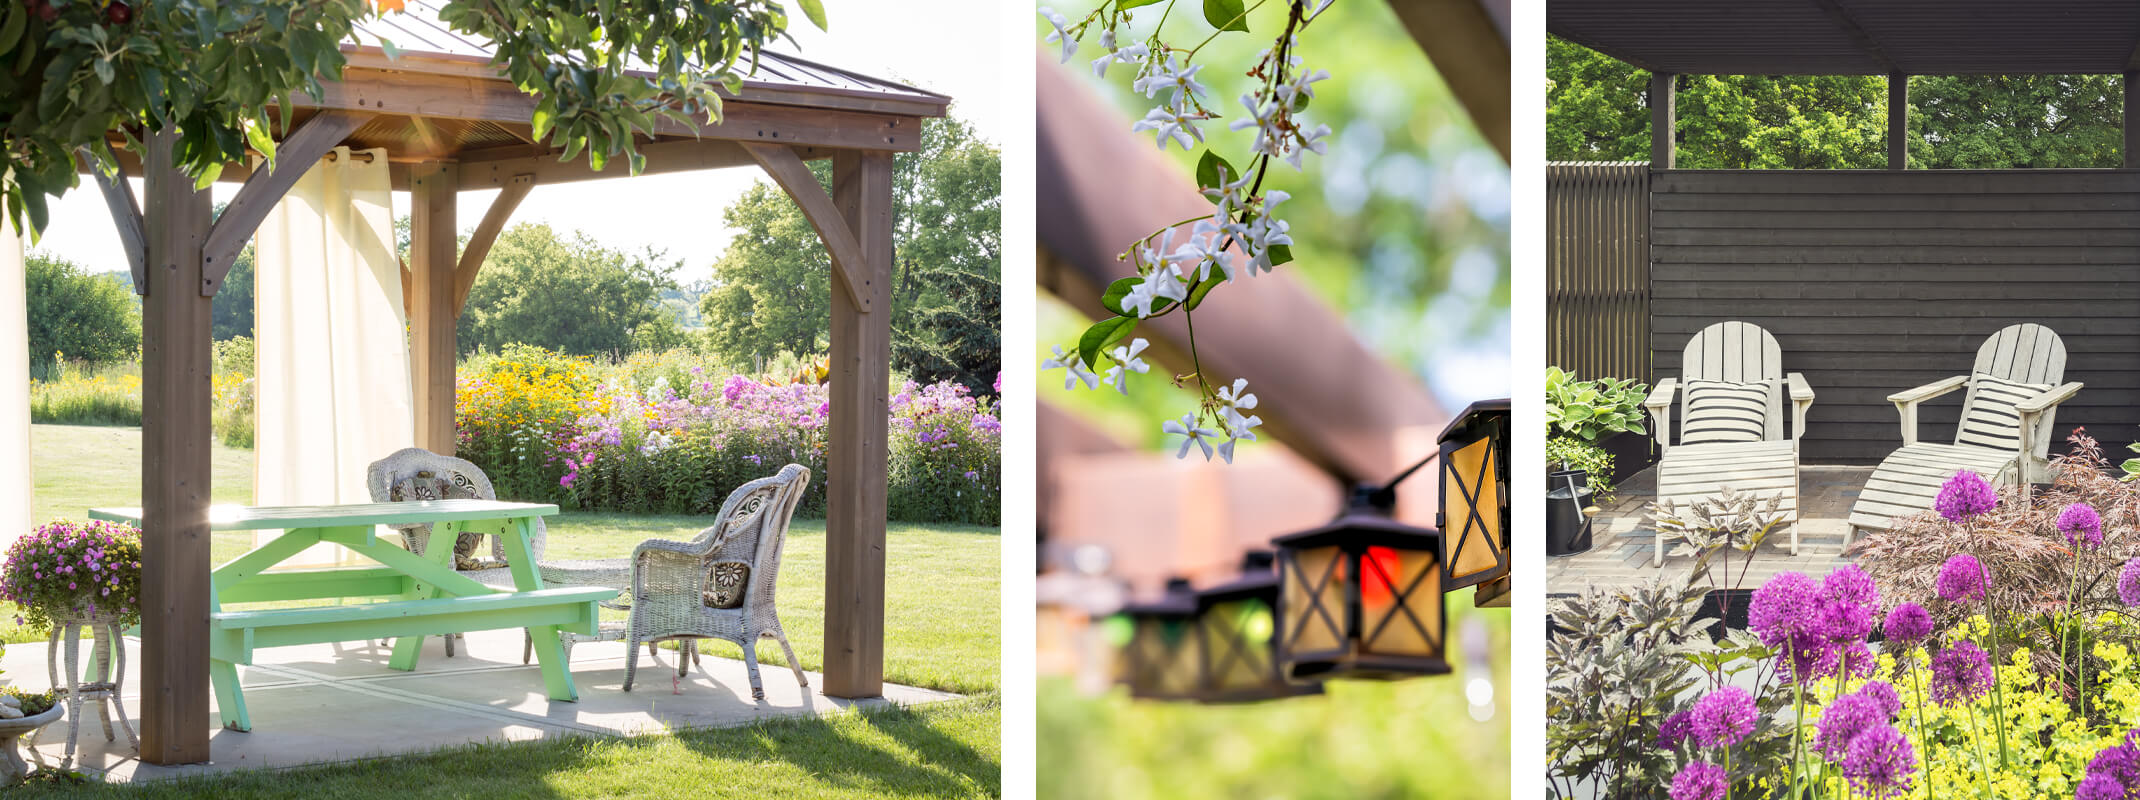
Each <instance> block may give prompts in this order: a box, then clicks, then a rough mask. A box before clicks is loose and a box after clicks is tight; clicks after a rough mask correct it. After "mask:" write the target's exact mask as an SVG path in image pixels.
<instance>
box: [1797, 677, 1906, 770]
mask: <svg viewBox="0 0 2140 800" xmlns="http://www.w3.org/2000/svg"><path fill="white" fill-rule="evenodd" d="M1887 719H1888V717H1887V714H1886V713H1885V710H1884V709H1882V708H1880V701H1879V700H1877V699H1874V698H1871V697H1867V696H1865V695H1862V694H1846V695H1843V696H1842V697H1838V698H1836V699H1835V702H1833V703H1829V704H1828V708H1827V709H1825V710H1823V711H1821V715H1820V722H1818V723H1816V724H1815V725H1814V729H1815V734H1814V737H1813V748H1814V749H1815V750H1819V751H1820V753H1821V755H1824V756H1827V757H1828V760H1830V761H1835V762H1841V761H1842V760H1843V756H1845V755H1848V754H1849V752H1850V741H1851V740H1852V739H1855V738H1857V736H1858V734H1860V733H1864V732H1865V731H1868V730H1871V729H1872V728H1873V727H1874V726H1878V725H1885V724H1887Z"/></svg>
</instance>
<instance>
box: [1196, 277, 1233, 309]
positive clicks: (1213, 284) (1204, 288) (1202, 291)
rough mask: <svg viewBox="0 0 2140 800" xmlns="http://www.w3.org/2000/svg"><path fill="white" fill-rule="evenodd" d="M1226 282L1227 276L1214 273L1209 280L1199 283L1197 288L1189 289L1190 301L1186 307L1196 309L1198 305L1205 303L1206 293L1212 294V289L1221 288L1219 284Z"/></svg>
mask: <svg viewBox="0 0 2140 800" xmlns="http://www.w3.org/2000/svg"><path fill="white" fill-rule="evenodd" d="M1225 282H1226V278H1225V277H1223V276H1219V275H1213V276H1211V278H1210V279H1209V280H1206V281H1204V282H1203V283H1199V284H1197V285H1196V288H1194V289H1190V290H1189V302H1188V303H1187V304H1186V307H1187V308H1188V309H1189V310H1190V311H1195V310H1196V307H1197V306H1200V305H1203V304H1204V295H1207V294H1210V293H1211V290H1213V289H1216V288H1219V284H1222V283H1225Z"/></svg>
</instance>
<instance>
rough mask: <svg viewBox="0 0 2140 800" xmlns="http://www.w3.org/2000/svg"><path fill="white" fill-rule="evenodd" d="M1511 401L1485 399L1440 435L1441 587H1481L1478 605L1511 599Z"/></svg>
mask: <svg viewBox="0 0 2140 800" xmlns="http://www.w3.org/2000/svg"><path fill="white" fill-rule="evenodd" d="M1508 433H1509V431H1508V400H1506V399H1501V400H1482V401H1479V402H1477V403H1473V404H1471V407H1470V408H1466V409H1464V413H1463V414H1461V415H1458V416H1457V418H1456V420H1455V421H1454V422H1451V423H1449V427H1448V428H1447V429H1446V430H1443V431H1442V435H1441V453H1440V457H1441V462H1442V465H1441V495H1442V508H1441V511H1439V512H1437V513H1436V516H1435V524H1436V525H1437V526H1439V527H1440V528H1441V531H1442V548H1443V552H1442V587H1443V589H1444V590H1445V591H1455V590H1457V589H1462V588H1464V587H1466V586H1478V587H1479V589H1478V590H1477V592H1476V594H1475V595H1474V598H1473V603H1474V605H1477V606H1480V607H1486V606H1506V605H1508V599H1509V597H1508V595H1509V581H1508V574H1509V563H1508V562H1509V535H1508V526H1509V512H1508V509H1509V506H1508Z"/></svg>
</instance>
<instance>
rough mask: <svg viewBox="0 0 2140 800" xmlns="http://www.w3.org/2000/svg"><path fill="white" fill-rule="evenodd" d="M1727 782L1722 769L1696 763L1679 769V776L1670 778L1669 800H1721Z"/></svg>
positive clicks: (1699, 762)
mask: <svg viewBox="0 0 2140 800" xmlns="http://www.w3.org/2000/svg"><path fill="white" fill-rule="evenodd" d="M1729 780H1730V779H1729V778H1728V777H1727V776H1726V775H1725V774H1724V768H1723V767H1719V766H1717V765H1715V764H1711V763H1709V762H1706V761H1696V762H1693V763H1691V764H1688V765H1686V766H1685V767H1681V768H1680V770H1679V774H1678V775H1674V776H1672V791H1671V794H1670V795H1669V797H1670V798H1671V800H1722V798H1723V797H1724V789H1725V788H1726V787H1727V786H1728V785H1729Z"/></svg>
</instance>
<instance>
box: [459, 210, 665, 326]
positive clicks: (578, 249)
mask: <svg viewBox="0 0 2140 800" xmlns="http://www.w3.org/2000/svg"><path fill="white" fill-rule="evenodd" d="M662 258H663V257H662V254H660V253H659V252H653V251H649V252H647V253H645V254H642V255H636V256H634V255H629V254H626V253H624V252H623V251H620V250H613V249H610V248H606V247H603V246H602V245H601V244H600V243H597V242H595V241H594V240H592V239H590V238H588V237H587V235H586V234H583V233H577V232H575V233H574V234H573V235H572V238H570V239H567V238H564V237H563V236H560V235H559V234H558V233H557V232H556V231H554V230H552V229H551V228H550V226H548V225H541V224H534V223H521V224H519V225H515V226H513V227H511V228H507V229H506V230H505V232H503V233H501V234H499V235H498V241H497V243H496V244H494V245H492V246H491V250H490V255H489V257H487V258H486V259H485V260H484V262H483V271H482V272H481V273H478V274H477V276H476V284H475V286H474V287H473V288H472V289H470V290H469V293H468V305H467V306H466V307H465V308H463V309H462V311H461V319H460V323H459V326H458V328H457V333H458V335H459V339H460V346H461V351H462V352H463V353H468V352H473V351H475V350H476V349H478V348H481V349H486V350H491V351H496V350H500V349H502V348H504V347H505V346H506V345H508V344H516V343H518V344H532V345H539V346H542V347H546V348H549V349H551V350H556V351H559V352H563V353H570V354H573V355H616V354H620V353H628V352H631V351H632V350H633V349H634V348H635V342H637V341H646V342H648V343H649V344H650V345H651V344H662V345H669V346H673V345H674V344H676V343H680V342H682V341H683V337H682V334H681V332H680V331H677V330H676V321H675V319H674V317H672V316H670V315H669V314H668V313H667V312H666V311H664V310H663V309H662V308H661V305H660V302H659V298H660V295H661V292H662V290H664V289H669V288H673V287H674V286H675V280H674V279H673V278H672V277H671V276H672V275H674V274H675V272H676V270H678V269H680V268H681V267H682V266H683V262H681V261H668V262H664V261H663V260H662ZM649 328H655V330H648V329H649Z"/></svg>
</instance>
